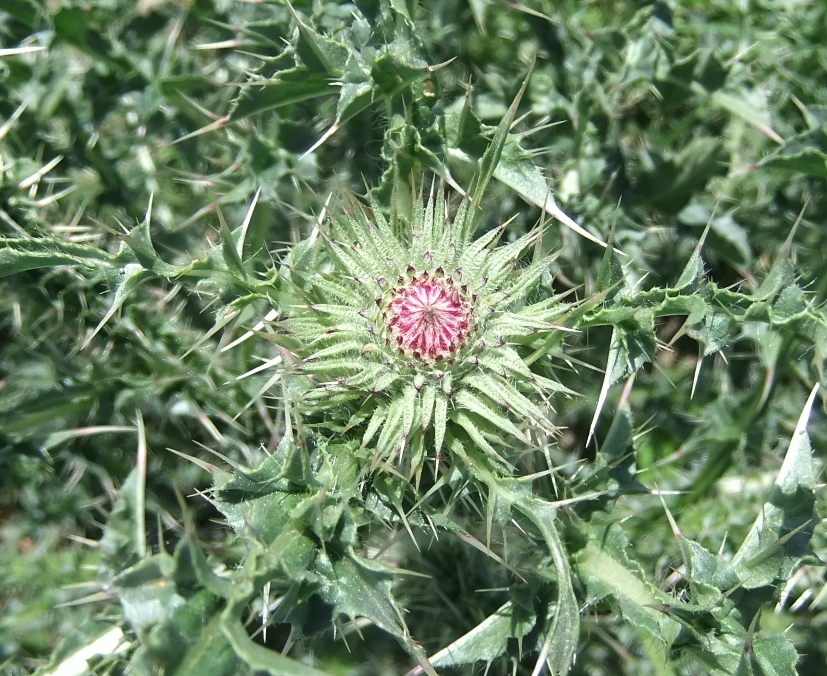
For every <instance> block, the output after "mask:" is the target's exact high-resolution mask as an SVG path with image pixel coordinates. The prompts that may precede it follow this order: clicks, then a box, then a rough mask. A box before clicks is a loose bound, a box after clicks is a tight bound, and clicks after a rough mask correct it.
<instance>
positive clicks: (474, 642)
mask: <svg viewBox="0 0 827 676" xmlns="http://www.w3.org/2000/svg"><path fill="white" fill-rule="evenodd" d="M535 621H536V618H535V617H532V616H529V615H527V614H526V613H525V611H524V610H523V609H522V608H521V607H520V606H518V605H516V604H514V603H513V602H512V601H508V602H507V603H504V604H503V605H502V606H500V607H499V608H498V609H497V610H496V611H495V612H494V613H492V614H491V615H489V616H488V617H486V618H485V619H484V620H483V621H482V622H480V623H479V624H477V626H475V627H474V628H473V629H471V630H470V631H468V632H467V633H465V634H463V635H462V636H461V637H460V638H458V639H457V640H456V641H454V642H453V643H451V645H449V646H446V647H445V648H443V649H442V650H440V651H439V652H438V653H436V654H435V655H433V656H432V657H431V664H432V665H433V666H435V667H449V666H456V665H459V664H473V663H474V662H492V661H493V660H494V659H495V658H497V657H499V656H500V655H504V654H505V652H506V648H507V647H508V642H509V640H511V639H513V638H518V639H519V638H523V637H524V636H526V635H527V634H528V633H529V632H530V631H531V630H532V629H533V627H534V624H535Z"/></svg>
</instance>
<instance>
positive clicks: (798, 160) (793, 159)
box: [758, 129, 827, 178]
mask: <svg viewBox="0 0 827 676" xmlns="http://www.w3.org/2000/svg"><path fill="white" fill-rule="evenodd" d="M758 166H759V167H767V168H774V169H783V170H784V171H793V172H797V173H801V174H807V175H809V176H817V177H818V178H827V131H825V130H824V129H813V130H811V131H808V132H804V133H803V134H799V135H798V136H794V137H793V138H791V139H789V140H788V141H786V142H785V143H784V145H783V146H781V147H780V148H779V149H778V150H776V151H775V152H774V153H772V154H770V155H768V156H767V157H765V158H764V159H763V160H761V162H760V163H759V165H758Z"/></svg>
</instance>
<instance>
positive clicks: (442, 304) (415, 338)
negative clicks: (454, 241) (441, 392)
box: [387, 276, 471, 359]
mask: <svg viewBox="0 0 827 676" xmlns="http://www.w3.org/2000/svg"><path fill="white" fill-rule="evenodd" d="M388 309H389V312H388V315H387V321H388V325H389V326H390V329H391V333H392V334H393V335H394V337H395V338H396V342H397V344H398V346H399V347H400V348H402V349H404V350H405V351H406V352H410V353H413V354H414V355H418V356H420V357H422V358H426V359H437V358H440V357H448V356H450V355H452V354H453V353H454V352H455V351H456V350H457V349H458V348H459V347H460V346H461V345H462V344H463V343H464V342H465V339H466V338H467V336H468V332H469V326H470V321H471V308H470V307H469V305H468V303H467V302H466V301H465V299H464V298H463V296H462V294H461V293H460V292H459V290H458V289H456V288H454V287H453V286H451V285H450V284H448V283H447V282H446V281H445V280H443V279H437V278H429V277H427V276H423V277H421V278H419V277H414V278H413V279H412V280H411V281H410V282H409V283H408V284H407V285H406V286H403V287H400V288H399V289H397V290H396V291H395V292H394V296H393V299H392V300H391V302H390V305H389V307H388Z"/></svg>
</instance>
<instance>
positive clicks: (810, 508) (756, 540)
mask: <svg viewBox="0 0 827 676" xmlns="http://www.w3.org/2000/svg"><path fill="white" fill-rule="evenodd" d="M817 392H818V385H816V386H815V387H814V388H813V390H812V391H811V392H810V396H809V398H808V399H807V403H806V404H805V405H804V409H803V410H802V412H801V416H800V417H799V419H798V424H797V425H796V428H795V432H794V433H793V437H792V439H791V440H790V445H789V447H788V448H787V453H786V455H785V456H784V462H783V464H782V465H781V470H780V471H779V473H778V477H777V478H776V480H775V484H774V486H773V488H772V492H771V494H770V497H769V500H768V501H767V502H766V503H764V506H763V508H762V510H761V514H760V515H759V516H758V518H757V519H756V520H755V523H754V524H753V526H752V528H751V529H750V532H749V533H748V534H747V536H746V538H745V539H744V542H743V543H742V544H741V547H740V548H739V549H738V551H737V552H736V554H735V556H734V557H733V559H732V562H731V566H732V568H733V569H734V570H735V571H737V573H738V576H739V577H740V578H741V583H742V585H743V587H745V588H746V589H754V588H756V587H762V586H765V585H770V584H776V583H777V582H778V581H779V580H786V579H788V578H789V577H790V576H791V575H792V573H793V572H794V570H795V567H796V566H797V565H798V564H799V562H800V561H801V559H802V558H803V557H804V556H806V555H808V554H810V548H809V542H810V538H811V537H812V533H813V528H814V527H815V523H816V517H815V492H814V491H815V487H816V474H815V467H814V464H813V449H812V446H811V445H810V438H809V437H808V435H807V420H808V418H809V416H810V410H811V409H812V406H813V402H814V401H815V397H816V394H817Z"/></svg>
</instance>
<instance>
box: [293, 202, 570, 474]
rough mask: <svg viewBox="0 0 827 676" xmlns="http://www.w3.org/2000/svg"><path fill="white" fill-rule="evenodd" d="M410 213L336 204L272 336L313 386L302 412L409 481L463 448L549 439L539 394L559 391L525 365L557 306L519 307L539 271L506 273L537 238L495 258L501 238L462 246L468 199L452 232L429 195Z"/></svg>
mask: <svg viewBox="0 0 827 676" xmlns="http://www.w3.org/2000/svg"><path fill="white" fill-rule="evenodd" d="M415 201H416V202H417V205H418V206H416V207H415V208H414V213H413V216H412V218H411V219H410V221H405V220H403V219H401V218H399V217H397V215H395V214H391V216H390V218H386V217H385V216H384V215H383V213H382V210H381V209H380V208H379V206H378V205H377V204H375V203H371V204H370V207H369V208H368V207H365V206H364V205H361V204H356V203H351V204H349V205H348V207H347V208H346V209H345V216H344V217H343V218H341V219H331V221H330V223H329V224H328V226H327V227H325V228H324V230H322V239H323V242H322V244H321V246H323V247H324V250H325V252H326V254H325V259H326V261H327V263H326V265H325V266H324V267H323V268H322V269H319V268H318V267H316V268H314V269H313V270H308V271H306V272H304V273H299V272H298V270H294V271H293V276H294V278H295V279H299V278H301V280H302V281H301V283H300V284H299V285H298V286H300V287H301V292H300V293H301V298H302V300H301V301H298V302H296V303H295V304H293V305H291V306H289V307H287V308H286V309H285V312H284V314H285V315H286V318H285V321H284V323H283V327H284V330H285V331H286V333H287V334H288V335H289V336H291V337H293V338H294V339H295V340H294V345H295V346H296V347H295V350H296V352H297V354H298V356H299V357H300V358H301V367H300V368H301V370H302V372H303V373H305V374H306V375H308V376H309V377H310V378H311V380H312V382H313V383H314V386H315V387H314V389H313V390H312V391H311V392H310V393H309V395H308V396H307V397H306V400H305V401H306V403H307V404H309V405H311V406H313V407H314V408H315V409H316V410H318V411H323V412H324V414H325V417H326V419H327V422H328V423H330V422H331V421H335V420H336V419H339V420H341V423H342V424H343V425H344V426H345V427H346V428H347V429H353V428H356V427H357V426H358V427H360V428H361V430H362V447H363V448H371V449H373V450H374V451H375V454H376V457H377V458H385V459H387V458H394V457H398V458H403V459H404V458H407V460H408V461H409V466H410V467H411V468H413V469H416V468H418V467H420V466H421V464H422V461H423V459H424V458H426V457H429V456H438V455H439V453H440V451H441V449H442V448H443V447H444V446H448V447H449V448H450V447H451V446H452V445H454V444H457V443H466V442H469V441H470V442H471V443H473V444H474V445H475V446H476V447H477V448H480V449H482V450H483V451H485V452H487V453H488V454H489V455H492V456H494V457H496V458H500V459H501V455H500V454H501V452H502V451H503V449H504V448H505V447H507V446H509V445H513V442H514V440H515V439H516V440H521V441H523V442H527V441H529V438H530V435H529V434H528V430H529V429H531V430H534V433H546V434H551V433H553V432H554V425H553V424H552V423H551V422H550V421H549V418H548V411H547V409H546V407H545V405H546V402H547V399H548V398H547V397H546V394H547V393H548V392H550V391H555V390H557V391H559V390H562V389H564V388H562V386H560V385H559V384H558V383H556V382H555V381H553V380H551V379H549V378H547V377H544V376H543V375H541V374H539V373H537V372H535V371H534V370H532V368H531V367H530V366H529V363H528V361H526V355H527V354H529V353H531V352H533V351H536V350H537V349H538V348H539V347H540V344H541V342H542V341H546V342H547V343H548V342H549V337H550V336H553V335H554V334H555V333H557V332H558V331H559V326H557V325H556V323H555V322H556V321H559V319H560V317H561V316H562V315H563V314H564V313H565V312H566V307H565V306H564V305H563V304H561V303H560V302H559V300H558V299H557V298H554V297H549V298H545V299H542V300H539V301H537V302H534V303H527V298H528V296H529V294H530V292H532V291H533V290H534V289H536V287H537V285H538V283H539V280H540V277H541V275H542V273H543V272H544V270H546V269H547V267H548V259H547V258H544V257H537V256H535V260H534V261H533V262H532V263H531V264H529V265H527V266H525V265H521V264H520V262H521V260H522V259H523V258H524V257H526V254H527V252H528V250H529V248H530V247H531V246H532V245H533V244H535V243H536V242H537V240H538V235H539V233H538V232H537V231H532V232H529V233H528V234H526V235H523V236H522V237H519V238H516V239H515V240H514V241H511V242H509V243H507V244H502V245H499V246H498V241H499V240H500V238H501V236H502V235H503V233H504V232H505V230H506V226H504V225H503V226H500V227H498V228H495V229H493V230H490V231H488V232H486V233H484V234H482V235H481V236H480V237H479V238H477V239H474V238H473V231H474V228H475V220H474V215H475V214H474V211H475V210H476V209H475V207H474V205H473V204H472V203H471V201H470V200H469V199H465V200H464V201H463V202H462V204H461V205H460V207H459V209H458V211H457V213H456V215H455V217H454V219H453V220H449V218H448V211H447V207H446V202H445V197H444V193H443V191H442V190H439V191H437V193H436V195H434V194H433V192H432V194H431V195H430V197H429V198H428V199H427V200H423V199H422V196H419V198H418V200H415ZM552 342H553V338H552Z"/></svg>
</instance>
